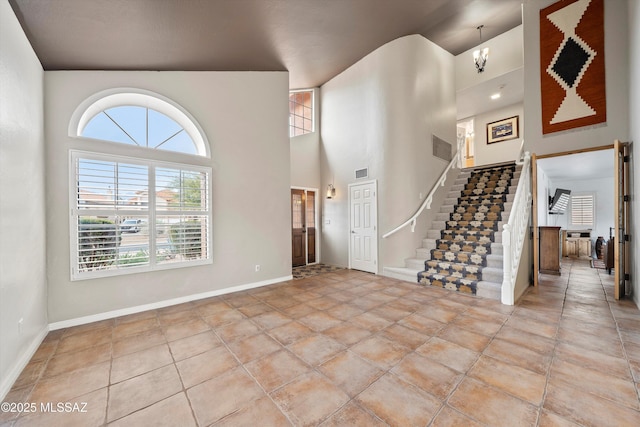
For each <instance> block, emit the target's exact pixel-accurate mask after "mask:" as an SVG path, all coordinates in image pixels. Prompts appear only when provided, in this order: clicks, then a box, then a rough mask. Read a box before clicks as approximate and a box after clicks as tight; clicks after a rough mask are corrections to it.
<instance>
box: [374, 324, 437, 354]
mask: <svg viewBox="0 0 640 427" xmlns="http://www.w3.org/2000/svg"><path fill="white" fill-rule="evenodd" d="M380 336H383V337H386V338H388V339H390V340H391V341H395V342H397V343H398V344H401V345H404V346H405V347H409V348H410V349H412V350H415V349H416V348H418V347H420V346H421V345H422V344H424V343H425V342H427V341H428V340H429V339H430V338H431V337H430V336H428V335H424V334H422V333H420V332H418V331H415V330H413V329H411V328H407V327H406V326H402V325H399V324H397V323H396V324H393V325H391V326H389V327H388V328H385V329H383V330H382V331H380Z"/></svg>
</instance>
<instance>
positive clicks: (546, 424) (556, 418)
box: [538, 410, 579, 427]
mask: <svg viewBox="0 0 640 427" xmlns="http://www.w3.org/2000/svg"><path fill="white" fill-rule="evenodd" d="M538 426H539V427H579V424H576V423H573V422H571V421H569V420H567V419H565V418H562V417H561V416H560V415H556V414H554V413H553V412H549V411H547V410H543V411H542V413H541V414H540V420H539V422H538Z"/></svg>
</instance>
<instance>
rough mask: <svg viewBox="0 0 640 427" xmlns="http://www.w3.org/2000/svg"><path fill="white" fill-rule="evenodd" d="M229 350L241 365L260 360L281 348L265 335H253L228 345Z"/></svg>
mask: <svg viewBox="0 0 640 427" xmlns="http://www.w3.org/2000/svg"><path fill="white" fill-rule="evenodd" d="M229 349H230V350H231V351H232V352H233V354H235V356H236V357H237V358H238V360H240V362H241V363H248V362H251V361H252V360H256V359H260V358H262V357H264V356H266V355H268V354H271V353H275V352H276V351H278V350H281V349H282V346H281V345H280V344H279V343H278V342H277V341H275V340H274V339H273V338H271V337H270V336H269V335H267V334H264V333H262V334H258V335H254V336H252V337H251V338H248V339H245V340H240V341H235V342H232V343H230V344H229Z"/></svg>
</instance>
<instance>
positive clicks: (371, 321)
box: [349, 312, 393, 332]
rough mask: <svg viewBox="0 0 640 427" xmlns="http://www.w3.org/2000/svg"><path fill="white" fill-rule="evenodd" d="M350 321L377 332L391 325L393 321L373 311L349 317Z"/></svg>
mask: <svg viewBox="0 0 640 427" xmlns="http://www.w3.org/2000/svg"><path fill="white" fill-rule="evenodd" d="M349 323H351V324H354V325H357V326H359V327H361V328H364V329H367V330H369V331H372V332H377V331H381V330H382V329H384V328H386V327H388V326H391V325H392V324H393V321H391V320H388V319H385V318H384V317H380V316H378V315H376V314H373V313H372V312H365V313H362V314H359V315H357V316H354V317H352V318H351V319H349Z"/></svg>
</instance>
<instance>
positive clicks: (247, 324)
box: [215, 319, 262, 343]
mask: <svg viewBox="0 0 640 427" xmlns="http://www.w3.org/2000/svg"><path fill="white" fill-rule="evenodd" d="M261 331H262V330H261V329H260V328H259V327H258V326H257V325H256V324H255V323H253V322H252V321H251V320H249V319H244V320H240V321H239V322H234V323H227V324H226V325H223V326H219V327H217V328H216V329H215V332H216V334H218V336H219V337H220V338H222V340H224V341H225V342H226V343H230V342H233V341H237V340H243V339H246V338H249V337H250V336H252V335H256V334H258V333H260V332H261Z"/></svg>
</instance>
